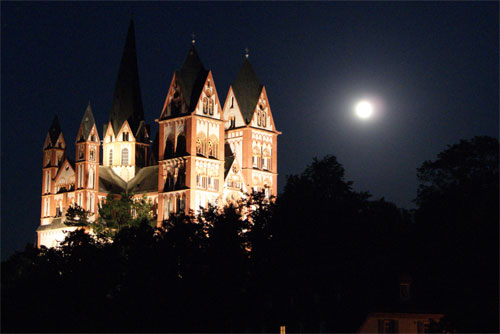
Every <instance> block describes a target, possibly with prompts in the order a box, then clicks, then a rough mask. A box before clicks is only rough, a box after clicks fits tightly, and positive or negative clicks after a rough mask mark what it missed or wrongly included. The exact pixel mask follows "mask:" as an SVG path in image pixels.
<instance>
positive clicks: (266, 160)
mask: <svg viewBox="0 0 500 334" xmlns="http://www.w3.org/2000/svg"><path fill="white" fill-rule="evenodd" d="M262 169H265V170H270V169H271V153H270V151H269V150H268V149H264V150H263V151H262Z"/></svg>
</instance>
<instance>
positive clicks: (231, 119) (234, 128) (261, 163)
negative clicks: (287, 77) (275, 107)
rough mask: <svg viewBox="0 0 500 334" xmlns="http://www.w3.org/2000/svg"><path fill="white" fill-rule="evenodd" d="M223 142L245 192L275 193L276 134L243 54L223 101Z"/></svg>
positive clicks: (264, 95) (259, 86)
mask: <svg viewBox="0 0 500 334" xmlns="http://www.w3.org/2000/svg"><path fill="white" fill-rule="evenodd" d="M224 120H225V122H226V124H225V128H226V143H227V144H228V145H229V146H230V148H231V151H232V152H233V154H234V155H235V158H236V161H237V163H238V165H239V166H240V168H241V172H242V174H243V178H244V182H245V185H246V186H247V191H252V190H254V191H261V190H264V191H265V193H266V194H267V195H268V196H269V195H274V196H276V195H277V193H278V188H277V181H278V164H277V150H278V147H277V146H278V135H279V134H281V132H279V131H277V130H276V127H275V125H274V120H273V116H272V113H271V106H270V104H269V100H268V98H267V93H266V88H265V87H264V85H262V84H261V83H260V81H259V79H258V77H257V75H256V74H255V72H254V70H253V66H252V64H251V63H250V61H249V59H248V54H247V55H246V57H245V60H244V62H243V66H242V67H241V69H240V72H239V74H238V76H237V77H236V80H235V81H234V83H233V85H231V86H230V87H229V92H228V94H227V98H226V103H225V104H224Z"/></svg>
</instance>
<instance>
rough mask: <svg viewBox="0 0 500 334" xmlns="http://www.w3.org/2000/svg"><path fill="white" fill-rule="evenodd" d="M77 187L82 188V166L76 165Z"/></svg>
mask: <svg viewBox="0 0 500 334" xmlns="http://www.w3.org/2000/svg"><path fill="white" fill-rule="evenodd" d="M78 188H83V166H82V165H80V166H78Z"/></svg>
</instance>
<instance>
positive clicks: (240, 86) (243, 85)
mask: <svg viewBox="0 0 500 334" xmlns="http://www.w3.org/2000/svg"><path fill="white" fill-rule="evenodd" d="M233 91H234V95H235V96H236V100H237V101H238V105H239V106H240V110H241V114H242V115H243V118H244V119H245V122H246V123H247V124H248V123H250V121H251V120H252V116H253V111H254V110H255V106H256V105H257V101H258V100H259V95H260V92H261V91H262V85H261V83H260V81H259V78H258V77H257V74H255V72H254V70H253V66H252V64H251V63H250V60H248V57H245V61H244V62H243V66H241V69H240V73H238V76H237V77H236V80H235V81H234V84H233Z"/></svg>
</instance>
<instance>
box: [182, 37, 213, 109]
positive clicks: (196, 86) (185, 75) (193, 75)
mask: <svg viewBox="0 0 500 334" xmlns="http://www.w3.org/2000/svg"><path fill="white" fill-rule="evenodd" d="M177 73H178V78H179V81H180V86H181V89H182V95H183V96H184V99H185V101H186V103H187V104H188V106H189V110H190V111H192V109H193V108H194V107H195V104H196V102H197V101H198V98H199V97H200V94H201V90H202V89H203V84H204V83H205V79H206V78H207V74H208V71H207V70H206V69H205V67H204V66H203V63H202V62H201V59H200V57H199V56H198V52H196V48H195V47H194V44H193V45H191V47H190V48H189V51H188V54H187V56H186V59H185V60H184V64H183V65H182V67H181V69H180V70H179V71H177Z"/></svg>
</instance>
